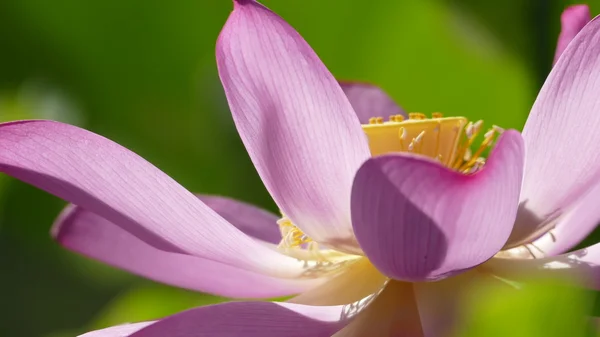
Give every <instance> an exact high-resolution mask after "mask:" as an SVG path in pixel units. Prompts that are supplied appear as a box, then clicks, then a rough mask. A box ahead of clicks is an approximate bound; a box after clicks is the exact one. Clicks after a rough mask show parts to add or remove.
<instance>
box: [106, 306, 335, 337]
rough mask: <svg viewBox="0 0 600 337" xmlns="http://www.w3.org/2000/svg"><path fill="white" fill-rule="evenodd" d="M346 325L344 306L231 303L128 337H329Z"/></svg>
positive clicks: (189, 313)
mask: <svg viewBox="0 0 600 337" xmlns="http://www.w3.org/2000/svg"><path fill="white" fill-rule="evenodd" d="M345 321H346V317H345V316H344V306H329V307H328V306H307V305H300V304H291V303H277V302H230V303H223V304H217V305H210V306H205V307H199V308H195V309H191V310H188V311H184V312H181V313H179V314H176V315H173V316H170V317H167V318H164V319H162V320H160V321H158V322H156V323H154V324H152V325H150V326H147V327H146V328H143V329H141V330H139V331H138V332H135V333H134V334H132V335H130V336H129V337H167V336H168V337H239V336H244V337H271V336H272V337H283V336H285V337H305V336H314V337H329V336H331V335H332V334H333V333H335V331H337V330H339V329H340V328H341V327H342V326H344V325H345V323H346V322H345ZM115 337H117V336H115Z"/></svg>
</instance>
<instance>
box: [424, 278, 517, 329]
mask: <svg viewBox="0 0 600 337" xmlns="http://www.w3.org/2000/svg"><path fill="white" fill-rule="evenodd" d="M413 286H414V289H415V299H416V302H417V306H418V308H419V316H420V318H421V325H422V326H423V332H424V336H425V337H439V336H451V335H456V332H455V329H456V328H457V327H458V326H459V325H460V324H461V322H462V319H464V318H465V317H464V313H463V312H462V311H463V309H464V305H465V304H466V303H468V302H466V300H467V299H469V298H468V297H469V296H473V294H474V293H475V292H476V291H478V290H480V289H481V288H482V287H509V285H508V284H506V283H504V282H503V281H500V280H499V279H497V278H495V277H493V276H492V275H491V274H489V273H482V272H481V271H479V270H477V269H475V270H471V271H469V272H466V273H464V274H461V275H458V276H456V277H451V278H448V279H446V280H442V281H440V282H420V283H415V284H414V285H413ZM492 289H493V288H490V290H492Z"/></svg>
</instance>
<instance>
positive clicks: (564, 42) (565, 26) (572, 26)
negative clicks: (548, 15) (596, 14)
mask: <svg viewBox="0 0 600 337" xmlns="http://www.w3.org/2000/svg"><path fill="white" fill-rule="evenodd" d="M590 20H592V15H591V14H590V8H589V7H588V6H587V5H574V6H569V7H567V8H566V9H565V10H564V11H563V13H562V15H561V16H560V24H561V31H560V35H559V36H558V42H557V44H556V54H555V55H554V63H556V62H557V61H558V58H559V57H560V55H562V53H563V52H564V51H565V49H567V46H568V45H569V43H570V42H571V41H572V40H573V39H574V38H575V36H577V34H578V33H579V31H581V29H583V27H584V26H585V25H586V24H587V23H588V22H590Z"/></svg>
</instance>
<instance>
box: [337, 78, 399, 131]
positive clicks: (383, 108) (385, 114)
mask: <svg viewBox="0 0 600 337" xmlns="http://www.w3.org/2000/svg"><path fill="white" fill-rule="evenodd" d="M340 86H341V87H342V89H343V90H344V93H345V94H346V97H348V100H349V101H350V104H352V108H354V112H356V115H357V116H358V119H359V120H360V123H361V124H369V119H370V118H373V117H382V118H383V119H385V120H387V119H388V118H389V117H390V116H394V115H403V116H405V117H407V115H406V112H405V111H404V110H403V109H402V108H401V107H400V106H399V105H398V104H396V102H394V100H393V99H392V98H391V97H390V96H389V95H388V94H387V93H386V92H385V91H383V89H381V88H379V87H378V86H376V85H373V84H369V83H364V82H350V81H340Z"/></svg>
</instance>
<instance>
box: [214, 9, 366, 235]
mask: <svg viewBox="0 0 600 337" xmlns="http://www.w3.org/2000/svg"><path fill="white" fill-rule="evenodd" d="M217 64H218V68H219V75H220V77H221V81H222V82H223V87H224V88H225V93H226V96H227V99H228V101H229V105H230V108H231V112H232V114H233V119H234V121H235V123H236V126H237V128H238V131H239V133H240V136H241V138H242V141H243V142H244V144H245V146H246V149H247V150H248V153H249V154H250V157H251V159H252V161H253V162H254V165H255V166H256V169H257V170H258V173H259V174H260V176H261V178H262V180H263V182H264V183H265V185H266V187H267V189H268V190H269V192H270V193H271V195H272V196H273V198H274V199H275V202H276V203H277V204H278V205H279V207H280V208H281V209H282V211H283V212H284V213H285V214H286V215H287V216H288V217H289V218H290V219H291V220H292V221H293V222H294V223H295V224H296V225H297V226H299V227H300V228H302V230H303V231H304V232H305V233H306V234H308V235H309V236H310V237H311V238H313V239H314V240H316V241H318V242H319V243H329V244H330V246H331V245H332V244H331V243H332V242H333V241H340V240H344V239H349V238H351V237H352V228H351V224H350V204H349V200H350V188H351V183H352V179H353V177H354V173H355V172H356V170H357V169H358V167H359V166H360V164H361V163H362V162H363V161H364V160H366V159H367V158H368V157H369V156H370V152H369V148H368V145H367V140H366V136H365V134H364V133H363V131H362V129H361V127H360V123H359V121H358V118H357V117H356V115H355V114H354V112H353V110H352V106H351V105H350V103H349V102H348V99H347V98H346V96H345V95H344V92H343V91H342V89H341V88H340V86H339V85H338V83H337V81H336V80H335V79H334V78H333V76H332V75H331V74H330V73H329V71H328V70H327V68H326V67H325V66H324V65H323V63H322V62H321V61H320V60H319V58H318V57H317V55H316V54H315V53H314V51H313V50H312V49H311V48H310V46H309V45H308V44H307V43H306V42H305V41H304V39H302V37H301V36H300V35H299V34H298V33H297V32H296V31H295V30H294V29H293V28H292V27H290V26H289V25H288V24H287V23H286V22H285V21H284V20H283V19H281V18H280V17H279V16H277V15H276V14H274V13H272V12H271V11H270V10H268V9H267V8H265V7H263V6H262V5H260V4H258V3H256V2H255V1H235V8H234V11H233V13H232V14H231V16H230V17H229V19H228V21H227V23H226V24H225V27H224V28H223V31H222V32H221V35H220V36H219V40H218V42H217Z"/></svg>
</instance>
